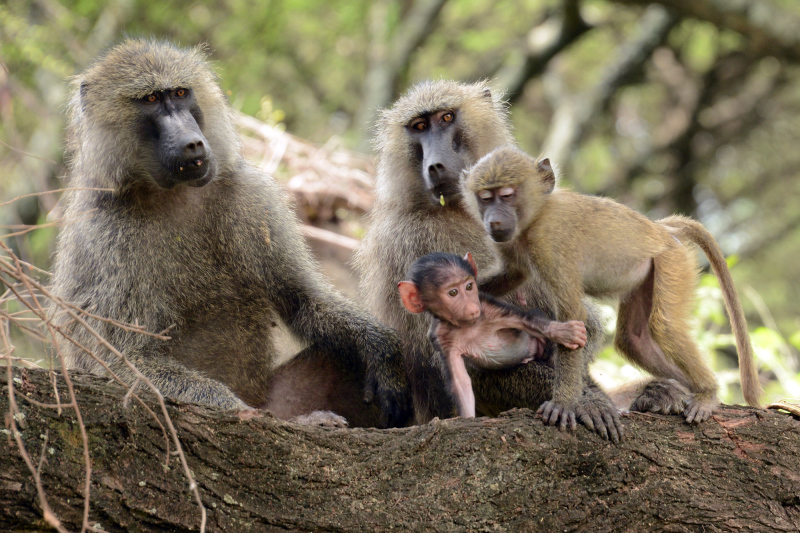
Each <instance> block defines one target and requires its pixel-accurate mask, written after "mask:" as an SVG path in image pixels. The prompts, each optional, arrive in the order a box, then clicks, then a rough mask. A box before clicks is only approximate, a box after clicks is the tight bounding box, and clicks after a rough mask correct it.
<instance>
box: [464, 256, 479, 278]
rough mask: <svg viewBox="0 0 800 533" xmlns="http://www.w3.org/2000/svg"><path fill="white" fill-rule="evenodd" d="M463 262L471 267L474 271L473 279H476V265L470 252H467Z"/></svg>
mask: <svg viewBox="0 0 800 533" xmlns="http://www.w3.org/2000/svg"><path fill="white" fill-rule="evenodd" d="M464 261H466V262H467V263H469V265H470V266H471V267H472V270H474V271H475V277H478V265H476V264H475V260H474V259H473V258H472V253H471V252H467V255H465V256H464Z"/></svg>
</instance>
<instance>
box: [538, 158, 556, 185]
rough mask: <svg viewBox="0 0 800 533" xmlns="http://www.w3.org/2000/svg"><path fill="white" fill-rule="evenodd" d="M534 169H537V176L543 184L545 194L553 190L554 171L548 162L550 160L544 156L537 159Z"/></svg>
mask: <svg viewBox="0 0 800 533" xmlns="http://www.w3.org/2000/svg"><path fill="white" fill-rule="evenodd" d="M536 170H538V171H539V177H540V178H541V180H542V184H544V186H545V194H548V193H551V192H553V189H555V187H556V173H555V171H554V170H553V166H552V165H551V164H550V160H549V159H547V158H546V157H544V158H542V159H540V160H539V161H537V162H536Z"/></svg>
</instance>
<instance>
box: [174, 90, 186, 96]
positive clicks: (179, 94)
mask: <svg viewBox="0 0 800 533" xmlns="http://www.w3.org/2000/svg"><path fill="white" fill-rule="evenodd" d="M175 96H177V97H178V98H183V97H184V96H186V89H178V90H176V91H175Z"/></svg>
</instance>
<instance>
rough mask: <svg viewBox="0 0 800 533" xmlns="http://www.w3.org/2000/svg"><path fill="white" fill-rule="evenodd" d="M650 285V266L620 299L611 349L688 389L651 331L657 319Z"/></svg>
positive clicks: (651, 271) (653, 278)
mask: <svg viewBox="0 0 800 533" xmlns="http://www.w3.org/2000/svg"><path fill="white" fill-rule="evenodd" d="M654 283H655V268H653V267H651V268H650V273H649V274H648V275H647V277H646V278H645V280H644V281H643V282H642V284H641V285H639V287H637V288H636V289H634V291H633V292H631V293H630V294H629V295H627V296H626V297H624V298H622V299H621V300H620V303H619V311H618V313H617V334H616V337H615V338H614V347H615V348H616V349H617V350H618V351H619V352H620V353H621V354H622V355H623V357H625V358H626V359H627V360H628V361H630V362H631V363H633V364H634V365H636V366H638V367H639V368H641V369H643V370H646V371H647V372H649V373H650V374H653V375H654V376H661V377H666V378H671V379H675V380H677V381H679V382H680V383H682V384H684V385H686V386H687V387H688V386H689V381H688V380H687V379H686V376H684V375H683V372H681V369H680V368H678V366H677V365H675V363H673V362H672V360H670V359H668V358H667V356H666V354H665V353H664V351H663V350H662V349H661V346H660V343H658V342H656V340H655V339H654V338H653V334H652V332H651V328H650V325H651V323H652V322H654V321H656V320H658V319H657V318H654V317H653V314H654V309H653V298H654V294H653V287H654Z"/></svg>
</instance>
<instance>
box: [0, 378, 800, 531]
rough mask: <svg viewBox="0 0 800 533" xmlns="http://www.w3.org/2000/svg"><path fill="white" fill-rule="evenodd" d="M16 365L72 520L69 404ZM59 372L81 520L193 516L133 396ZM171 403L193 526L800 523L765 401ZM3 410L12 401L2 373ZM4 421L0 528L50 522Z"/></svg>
mask: <svg viewBox="0 0 800 533" xmlns="http://www.w3.org/2000/svg"><path fill="white" fill-rule="evenodd" d="M14 377H15V379H14V386H15V397H16V402H17V405H18V406H19V409H20V411H21V412H22V413H23V414H24V417H21V416H19V415H18V416H17V417H16V420H17V426H18V429H19V431H20V432H21V437H22V439H23V441H24V443H25V446H26V448H27V450H28V453H29V454H30V456H31V458H32V459H33V463H34V464H35V463H36V462H37V461H38V458H39V456H40V454H41V455H42V457H43V464H42V467H41V483H42V487H43V489H44V493H45V495H46V497H47V500H48V502H49V505H50V508H51V509H52V510H53V512H54V514H55V515H56V516H57V517H58V519H59V520H60V521H61V523H62V524H63V525H64V526H65V527H66V528H68V529H71V530H78V529H80V527H81V522H82V517H83V509H84V495H83V487H84V486H85V479H84V476H85V466H84V464H83V444H82V439H81V433H80V431H79V425H78V422H77V421H76V418H75V413H74V410H72V409H64V410H63V411H62V414H61V415H60V416H59V415H58V414H57V412H56V410H54V409H50V408H41V407H36V406H34V405H33V404H32V403H30V402H28V401H26V400H25V399H24V398H23V396H27V397H28V398H32V399H35V400H38V401H39V402H47V403H52V402H54V401H55V400H54V395H53V389H52V385H51V381H50V377H49V376H48V374H47V372H44V371H36V370H27V371H23V370H20V369H14ZM72 377H73V381H74V385H75V391H76V394H77V397H78V400H79V404H80V406H81V413H82V415H83V420H84V422H85V426H86V431H87V434H88V441H89V449H90V453H91V457H92V476H91V495H90V510H89V521H88V524H89V525H91V526H94V527H95V528H100V527H102V528H103V529H104V530H106V531H152V530H169V531H183V530H197V529H199V527H200V523H201V512H200V508H199V507H198V505H197V503H196V502H195V500H194V497H193V496H192V493H191V492H189V490H188V483H187V479H186V477H185V475H184V474H183V470H182V469H181V467H180V464H179V462H178V460H177V458H176V457H174V456H172V457H170V458H169V468H165V462H166V459H167V439H166V438H165V435H164V432H163V431H162V429H161V427H160V426H159V424H158V423H156V422H155V421H154V419H153V417H152V416H151V415H150V414H148V413H147V412H146V411H145V410H144V409H143V408H142V406H141V405H139V404H137V403H136V402H131V403H130V406H129V407H128V408H127V409H125V408H123V406H122V401H121V396H122V392H121V390H122V389H121V388H119V387H118V386H117V385H114V384H110V383H109V382H108V380H105V379H99V378H94V377H89V376H82V375H73V376H72ZM61 381H62V380H61V379H59V382H61ZM59 392H60V397H61V401H62V402H63V401H65V398H68V392H67V391H66V388H64V387H60V388H59ZM142 397H143V399H144V401H145V403H147V404H148V405H150V406H151V407H152V408H153V410H154V411H155V412H160V411H159V409H158V408H157V407H154V406H156V402H155V401H154V400H153V399H152V398H151V397H148V396H147V395H145V394H142ZM168 410H169V413H170V416H171V418H172V420H173V423H174V424H175V427H176V428H177V432H178V434H179V436H180V439H181V442H182V445H183V450H184V452H185V454H186V458H187V460H188V464H189V467H190V468H191V470H192V472H193V475H194V478H195V480H196V481H197V483H198V487H199V491H200V495H201V497H202V500H203V504H204V506H205V508H206V510H207V524H206V529H207V530H208V531H272V530H285V529H290V530H309V531H321V530H323V531H369V532H372V531H384V530H389V529H396V530H401V531H402V530H415V531H422V530H437V531H494V530H498V531H506V530H509V531H520V530H522V531H592V532H601V531H640V532H648V531H798V530H800V422H798V421H797V420H795V419H793V418H792V417H791V416H789V415H786V414H783V413H780V412H773V411H764V410H757V409H752V408H740V407H723V408H721V409H720V410H719V411H718V412H717V413H716V415H715V416H714V417H713V419H712V420H710V421H708V422H705V423H703V424H701V425H699V426H690V425H687V424H686V423H685V422H683V420H682V418H681V417H678V416H660V415H649V414H631V415H628V416H626V417H625V425H626V430H627V434H626V438H625V440H624V441H623V442H622V443H621V444H619V445H614V444H611V443H609V442H607V441H603V440H601V439H599V438H598V437H597V436H595V435H594V434H592V433H589V432H588V431H587V430H585V429H584V428H582V427H581V428H579V429H578V431H577V432H575V433H569V432H559V431H558V430H557V429H554V428H550V427H544V426H543V425H542V422H541V420H539V419H537V418H536V417H535V416H534V415H533V413H532V412H531V411H529V410H527V409H520V410H514V411H510V412H508V413H505V414H503V415H501V416H500V417H499V418H494V419H490V418H478V419H469V420H467V419H451V420H434V421H433V422H431V423H430V424H427V425H424V426H416V427H411V428H405V429H393V430H363V429H327V428H310V427H304V426H298V425H294V424H290V423H287V422H283V421H280V420H277V419H274V418H272V417H271V416H268V415H267V416H257V417H250V418H248V417H238V416H235V415H231V414H227V413H223V412H219V411H216V410H213V409H209V408H204V407H200V406H196V405H186V404H176V403H171V402H169V403H168ZM0 411H2V412H4V413H6V412H8V411H9V393H8V388H7V385H6V387H5V388H4V391H3V393H2V394H0ZM6 427H7V428H9V429H6V430H5V431H4V433H6V434H7V435H8V437H7V438H4V439H0V441H2V442H0V530H3V531H5V530H20V529H23V530H25V529H27V530H31V529H33V530H41V529H47V527H48V526H47V524H46V523H45V521H44V519H43V518H42V517H43V512H42V509H41V505H40V503H39V499H38V497H37V489H36V484H35V482H34V478H33V476H32V475H31V472H30V471H29V470H28V468H27V467H26V465H25V463H24V462H23V460H22V458H21V455H20V452H19V450H18V449H17V445H16V442H15V440H14V438H13V435H11V429H10V428H11V426H10V420H9V417H8V416H7V417H6ZM45 436H46V437H47V442H46V446H45V449H44V450H42V447H43V443H44V442H45ZM169 449H170V450H173V449H174V446H170V447H169ZM42 452H44V453H42Z"/></svg>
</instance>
